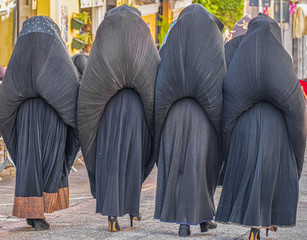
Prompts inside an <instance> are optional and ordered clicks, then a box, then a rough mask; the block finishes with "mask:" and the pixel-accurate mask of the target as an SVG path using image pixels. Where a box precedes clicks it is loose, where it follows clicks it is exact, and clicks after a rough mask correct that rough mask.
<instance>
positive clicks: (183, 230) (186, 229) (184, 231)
mask: <svg viewBox="0 0 307 240" xmlns="http://www.w3.org/2000/svg"><path fill="white" fill-rule="evenodd" d="M178 234H179V236H180V237H187V236H190V235H191V230H190V225H187V224H180V227H179V231H178Z"/></svg>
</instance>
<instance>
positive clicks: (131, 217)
mask: <svg viewBox="0 0 307 240" xmlns="http://www.w3.org/2000/svg"><path fill="white" fill-rule="evenodd" d="M129 217H130V227H133V218H134V217H133V215H131V214H129Z"/></svg>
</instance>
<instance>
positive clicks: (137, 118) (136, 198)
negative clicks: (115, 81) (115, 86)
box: [96, 89, 152, 217]
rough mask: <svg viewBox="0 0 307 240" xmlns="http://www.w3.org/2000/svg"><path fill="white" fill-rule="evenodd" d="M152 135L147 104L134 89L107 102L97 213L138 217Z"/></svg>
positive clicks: (100, 148)
mask: <svg viewBox="0 0 307 240" xmlns="http://www.w3.org/2000/svg"><path fill="white" fill-rule="evenodd" d="M151 149H152V137H151V134H150V131H149V128H148V126H147V121H146V116H145V112H144V106H143V103H142V100H141V98H140V97H139V95H138V94H137V93H136V92H135V91H134V90H132V89H124V90H121V91H119V92H118V93H116V94H115V95H114V96H113V97H112V98H111V100H110V101H109V102H108V103H107V106H106V109H105V111H104V113H103V115H102V118H101V122H100V126H99V129H98V137H97V147H96V212H97V213H101V214H102V215H106V216H123V215H124V214H132V215H133V216H137V217H138V216H139V207H140V194H141V187H142V183H143V179H144V167H145V164H146V162H147V161H148V160H149V158H150V157H151Z"/></svg>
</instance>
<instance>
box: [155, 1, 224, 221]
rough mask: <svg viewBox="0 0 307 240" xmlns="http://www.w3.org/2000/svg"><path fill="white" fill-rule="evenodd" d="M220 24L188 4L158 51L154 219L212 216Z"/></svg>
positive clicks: (221, 67)
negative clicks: (159, 59)
mask: <svg viewBox="0 0 307 240" xmlns="http://www.w3.org/2000/svg"><path fill="white" fill-rule="evenodd" d="M222 29H223V25H222V23H221V22H220V21H219V20H218V19H217V18H216V17H215V16H214V15H212V14H210V13H209V12H208V11H207V10H206V9H205V8H204V7H202V6H201V5H198V4H193V5H191V6H189V7H187V8H185V9H184V10H183V11H182V13H181V14H180V16H179V18H178V20H177V22H176V24H175V25H174V26H173V28H172V30H171V31H170V33H169V36H168V38H167V40H166V43H165V45H164V46H163V47H162V49H161V50H160V55H161V63H160V66H159V70H158V76H157V82H156V93H155V138H156V141H155V160H156V161H157V165H158V180H157V181H158V182H157V193H156V207H155V218H156V219H160V221H165V222H175V223H180V224H185V225H192V224H195V225H196V224H200V223H203V222H208V221H211V220H212V219H213V217H214V215H215V207H214V201H213V196H214V192H215V189H216V185H217V181H218V176H219V170H220V165H221V161H220V155H219V153H220V152H221V151H220V149H219V130H220V119H221V109H222V83H223V79H224V76H225V74H226V64H225V60H224V46H223V39H222V32H221V31H222Z"/></svg>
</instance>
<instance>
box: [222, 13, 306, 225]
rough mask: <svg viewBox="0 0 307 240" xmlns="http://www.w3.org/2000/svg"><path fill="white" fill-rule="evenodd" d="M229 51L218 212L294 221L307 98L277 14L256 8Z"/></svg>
mask: <svg viewBox="0 0 307 240" xmlns="http://www.w3.org/2000/svg"><path fill="white" fill-rule="evenodd" d="M234 40H235V39H234ZM232 41H233V40H232ZM232 41H230V42H229V43H231V42H232ZM234 52H235V53H234V54H233V57H232V59H231V61H230V64H229V67H228V71H227V74H226V77H225V80H224V85H223V93H224V102H223V115H222V137H223V147H224V157H225V160H227V167H226V171H225V177H224V182H223V190H222V194H221V198H220V202H219V206H218V210H217V215H216V220H217V221H221V222H226V223H235V224H241V225H244V226H251V227H270V226H294V225H295V224H296V211H297V203H298V195H299V184H298V180H299V177H300V175H301V172H302V166H303V162H304V151H305V144H306V135H305V118H304V115H305V102H304V97H303V93H302V90H301V86H300V84H299V82H298V79H297V77H296V75H295V73H294V71H293V67H292V60H291V57H290V56H289V54H288V53H287V51H286V50H285V49H284V48H283V46H282V43H281V31H280V28H279V26H278V24H277V22H275V21H274V20H273V19H271V18H270V17H268V16H266V15H263V14H259V16H258V17H256V18H254V19H252V20H251V21H250V23H249V27H248V31H247V33H246V34H245V35H244V36H243V37H242V40H241V42H240V44H239V45H238V47H237V49H236V50H235V51H234Z"/></svg>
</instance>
